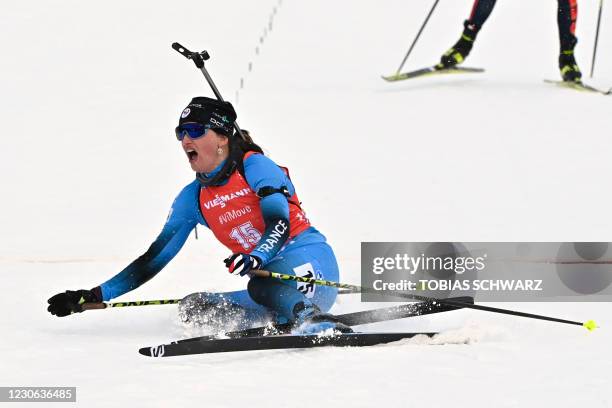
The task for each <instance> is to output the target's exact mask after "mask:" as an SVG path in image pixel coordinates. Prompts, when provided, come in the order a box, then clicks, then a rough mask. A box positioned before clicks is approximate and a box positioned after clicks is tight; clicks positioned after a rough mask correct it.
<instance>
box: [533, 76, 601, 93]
mask: <svg viewBox="0 0 612 408" xmlns="http://www.w3.org/2000/svg"><path fill="white" fill-rule="evenodd" d="M544 82H546V83H547V84H552V85H557V86H560V87H563V88H568V89H574V90H576V91H582V92H591V93H598V94H602V95H610V94H612V88H610V89H608V90H607V91H606V90H603V89H599V88H595V87H593V86H591V85H587V84H585V83H584V82H569V81H555V80H552V79H545V80H544Z"/></svg>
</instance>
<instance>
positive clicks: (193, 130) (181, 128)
mask: <svg viewBox="0 0 612 408" xmlns="http://www.w3.org/2000/svg"><path fill="white" fill-rule="evenodd" d="M208 129H210V126H207V125H202V124H201V123H183V124H182V125H178V126H177V127H176V129H174V133H175V134H176V138H177V139H178V140H179V141H181V140H183V138H184V137H185V135H189V137H190V138H191V139H199V138H201V137H202V136H205V135H206V132H207V131H208Z"/></svg>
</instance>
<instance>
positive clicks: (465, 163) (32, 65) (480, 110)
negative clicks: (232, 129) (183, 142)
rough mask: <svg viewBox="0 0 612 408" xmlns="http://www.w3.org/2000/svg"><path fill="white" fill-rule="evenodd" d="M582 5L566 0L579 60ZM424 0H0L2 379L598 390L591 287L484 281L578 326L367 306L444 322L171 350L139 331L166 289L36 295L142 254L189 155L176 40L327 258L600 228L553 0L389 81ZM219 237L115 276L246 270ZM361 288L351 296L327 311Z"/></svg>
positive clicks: (452, 22) (153, 333) (121, 384)
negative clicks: (230, 263)
mask: <svg viewBox="0 0 612 408" xmlns="http://www.w3.org/2000/svg"><path fill="white" fill-rule="evenodd" d="M597 3H598V2H596V1H591V2H585V1H582V2H580V20H579V23H578V36H579V38H580V43H579V46H578V49H577V57H578V61H579V63H580V64H581V67H582V70H583V71H584V72H588V71H589V70H590V52H591V49H592V44H593V38H594V25H595V20H596V12H597V9H596V6H597ZM430 5H431V1H425V0H411V1H409V2H407V1H399V0H383V1H379V2H371V1H347V0H343V1H334V2H329V1H322V0H313V1H302V2H300V1H297V0H284V1H283V2H282V4H280V3H279V2H277V1H269V0H268V1H258V2H253V1H246V0H240V1H239V0H235V1H226V2H218V1H217V2H207V1H178V2H173V3H172V4H171V3H166V4H160V3H157V2H145V1H142V0H139V1H131V2H122V1H116V0H111V1H106V2H83V1H76V0H64V1H61V2H58V1H56V2H45V1H32V0H24V1H20V2H8V3H6V4H4V5H3V11H2V13H1V14H0V49H2V51H3V52H2V64H1V67H2V68H1V69H2V75H1V76H0V95H1V108H2V109H1V110H0V115H1V117H0V126H2V137H3V143H2V149H1V150H0V185H2V198H3V199H2V211H0V225H1V226H2V235H1V237H0V264H1V267H2V269H1V270H2V288H3V290H2V296H1V297H0V307H1V309H0V310H2V313H1V314H0V316H1V317H0V327H2V334H1V336H0V338H1V340H0V355H1V356H2V357H1V359H0V385H2V386H49V385H57V386H76V387H78V391H77V400H78V402H77V405H78V406H91V407H98V406H104V407H106V406H130V407H156V406H159V407H161V406H164V407H166V406H180V407H183V406H204V407H230V406H249V407H260V406H261V407H264V406H265V407H268V406H281V407H285V406H291V407H324V406H333V407H339V406H347V407H349V406H350V407H371V406H383V407H386V406H389V407H396V406H401V407H405V406H421V407H423V406H427V407H448V406H453V407H462V406H469V407H491V406H495V407H525V406H538V407H542V406H551V407H576V406H590V407H607V406H612V397H611V396H610V391H609V386H610V383H611V377H612V375H611V373H612V358H611V353H610V345H611V344H612V335H610V331H609V327H612V317H611V316H610V312H611V311H612V307H611V306H610V305H609V304H607V303H589V304H575V303H557V304H530V303H522V304H497V305H496V306H500V307H504V306H505V307H511V308H514V309H520V310H523V311H527V312H535V313H547V314H550V315H555V316H559V317H564V318H568V319H576V320H587V319H595V320H596V321H598V323H599V324H600V325H601V326H602V328H601V329H600V330H599V331H598V332H595V333H588V332H586V330H582V329H580V328H577V327H573V326H563V325H557V324H552V323H546V322H537V321H530V320H526V319H520V318H513V317H505V316H499V315H492V314H487V313H483V312H478V311H456V312H452V313H448V314H444V315H439V316H431V317H422V318H415V319H408V320H404V321H398V322H391V323H387V324H380V325H376V326H375V325H372V326H371V327H370V328H371V329H373V330H377V329H379V330H441V331H443V332H444V333H443V335H442V336H440V337H439V338H437V339H435V340H434V341H433V342H432V341H428V342H426V343H427V344H423V342H422V339H413V340H407V341H404V342H399V343H394V344H390V345H386V346H381V347H371V348H363V349H318V350H302V351H282V352H278V351H270V352H250V353H242V354H236V353H233V354H232V353H227V354H220V355H210V356H195V357H186V358H172V359H150V358H145V357H143V356H140V355H139V354H138V353H137V350H138V348H139V347H141V346H145V345H154V344H158V343H161V342H166V341H168V340H171V339H176V338H181V337H186V336H189V335H192V334H194V333H192V332H189V331H185V329H184V328H183V327H182V326H181V325H180V324H178V322H177V320H176V316H175V313H176V308H175V306H163V307H162V306H159V307H157V306H156V307H146V308H126V309H123V310H108V311H93V312H88V313H83V314H80V315H76V316H72V317H70V318H64V319H58V318H55V317H53V316H50V315H49V314H48V313H47V312H46V310H45V309H46V299H47V298H48V297H49V296H51V295H53V294H55V293H57V292H59V291H63V290H65V289H79V288H90V287H92V286H94V285H97V284H99V283H101V282H102V281H104V280H106V279H107V278H108V277H110V276H112V275H113V274H115V273H116V272H118V271H119V270H121V269H122V268H123V267H124V266H125V265H126V264H127V263H129V262H130V261H131V260H133V259H134V258H135V257H137V256H138V255H140V254H141V253H142V252H143V251H144V250H145V249H146V248H147V247H148V245H149V243H150V242H151V241H152V240H153V239H154V237H155V236H156V235H157V233H158V231H159V229H160V228H161V225H162V224H163V221H164V219H165V216H166V213H167V211H168V209H169V206H170V204H171V203H172V200H173V198H174V196H175V195H176V194H177V193H178V191H179V190H180V189H181V187H182V186H183V185H185V184H187V183H188V182H189V181H190V180H192V178H193V174H192V173H191V171H190V169H189V166H188V164H187V162H186V159H185V157H184V154H183V153H182V151H181V149H180V148H179V146H178V145H177V142H176V140H175V139H174V136H173V128H174V126H175V124H176V120H177V117H178V114H179V112H180V111H181V110H182V109H183V107H184V106H185V105H186V104H187V102H188V101H189V100H190V98H191V97H192V96H195V95H200V94H205V95H211V93H210V91H209V89H208V86H207V85H206V84H205V83H204V79H203V77H202V76H201V74H200V73H199V72H197V71H196V70H195V69H194V67H193V66H192V65H191V64H190V63H188V62H187V61H186V60H184V59H183V58H182V57H181V56H179V55H178V54H176V53H175V52H174V51H173V50H172V49H171V48H170V44H171V43H172V42H174V41H179V42H181V43H183V45H185V46H187V47H189V48H191V49H194V50H199V49H207V50H208V51H209V52H210V54H211V56H212V59H211V60H210V62H209V63H208V68H209V70H210V73H211V75H212V76H213V78H214V79H215V81H216V82H217V85H218V87H219V88H220V90H221V91H222V93H223V94H224V95H225V97H226V98H228V99H230V100H232V101H234V102H236V96H238V103H237V104H236V105H237V109H238V112H239V123H240V124H241V126H242V127H244V128H247V129H249V130H251V132H252V133H253V134H254V136H255V138H256V140H257V141H258V142H260V143H261V144H262V145H264V147H265V148H266V149H267V151H268V152H269V153H270V155H271V157H273V158H274V159H275V160H276V161H278V162H279V163H282V164H284V165H287V166H288V167H289V168H290V169H291V174H292V178H293V180H294V181H295V184H296V185H297V188H298V191H299V194H300V198H301V199H302V200H303V201H304V204H305V208H306V210H307V212H308V214H309V217H310V218H311V220H312V221H313V222H314V224H315V225H316V226H317V227H318V228H319V229H320V230H321V231H322V232H324V233H325V234H326V235H327V236H328V238H329V241H330V243H331V244H332V245H333V247H334V248H335V250H336V252H337V255H338V260H339V263H340V266H341V271H342V272H341V273H342V280H343V281H346V282H356V283H357V282H359V259H360V242H362V241H479V242H482V241H611V239H610V238H611V237H610V228H611V226H612V217H610V215H611V213H610V188H609V177H610V174H611V173H612V162H611V161H610V159H609V154H610V141H609V137H610V130H609V129H610V119H611V118H610V114H611V108H612V105H611V104H612V99H606V98H605V97H602V96H599V95H590V94H583V93H578V92H574V91H571V90H565V89H561V88H556V87H553V86H550V85H547V84H544V83H543V82H542V79H544V78H557V76H558V72H557V68H556V57H557V52H558V50H557V47H558V45H557V28H556V13H555V8H556V1H554V0H548V1H534V0H513V1H500V2H498V5H497V7H496V10H494V12H493V15H492V16H491V19H490V21H489V22H488V23H487V25H486V26H485V28H484V29H483V31H482V33H481V35H480V38H479V40H478V43H477V45H476V47H475V49H474V52H473V54H472V55H471V56H470V58H469V60H468V61H467V63H466V65H469V66H477V67H485V68H486V69H487V72H486V73H485V74H483V75H474V76H462V77H459V76H456V77H452V78H450V77H449V78H431V79H422V80H415V81H406V82H399V83H393V84H389V83H385V82H384V81H382V80H381V79H380V75H381V74H391V73H393V72H394V71H395V69H396V68H397V65H398V64H399V62H400V61H401V59H402V57H403V55H404V53H405V50H406V49H407V48H408V46H409V44H410V42H411V41H412V39H413V37H414V35H415V34H416V32H417V30H418V27H419V26H420V23H421V21H422V20H423V18H424V17H425V15H426V13H427V11H428V10H429V7H430ZM274 7H277V12H276V14H275V15H274V19H273V24H272V30H271V31H269V30H266V31H265V35H264V27H267V25H268V21H269V19H270V17H271V16H272V14H273V8H274ZM470 7H471V2H470V1H468V0H465V1H444V2H442V3H441V4H440V5H439V9H438V10H437V11H436V13H435V14H434V16H433V18H432V20H431V21H430V25H429V26H428V27H427V29H426V30H425V32H424V34H423V36H422V38H421V40H420V42H419V44H418V46H417V48H416V49H415V51H414V54H413V55H412V56H411V57H410V60H409V62H408V64H407V65H406V69H414V68H420V67H422V66H425V65H429V64H431V63H432V62H434V61H436V60H437V58H438V57H439V55H440V54H441V53H442V52H443V51H444V50H446V49H447V48H448V47H449V46H450V45H451V44H452V43H454V41H456V39H457V38H458V36H459V33H460V30H461V22H462V20H463V19H464V18H465V17H466V16H467V14H468V12H469V9H470ZM611 19H612V9H611V8H610V7H606V9H605V10H604V16H603V25H602V31H601V36H600V45H599V46H600V49H599V55H598V61H597V69H596V78H595V80H593V83H594V84H599V85H605V84H608V85H610V84H611V83H612V74H611V72H612V71H611V70H612V55H611V53H610V52H609V50H610V47H611V41H612V40H611V35H612V34H611V31H610V30H612V27H611V26H610V24H608V23H609V22H610V21H612V20H611ZM260 38H262V39H263V42H262V43H260ZM257 46H259V54H258V55H257V54H256V52H255V48H256V47H257ZM249 63H251V65H252V70H251V71H249V70H248V66H249ZM241 78H243V79H244V88H243V89H240V79H241ZM238 91H239V92H238ZM226 255H227V253H226V251H225V250H224V249H223V248H222V247H221V246H220V245H219V244H216V243H214V242H213V239H212V236H211V234H210V233H209V232H205V231H202V230H201V229H200V239H199V240H197V241H196V240H194V239H190V240H189V242H188V243H187V244H186V246H185V248H184V249H183V251H182V252H181V254H179V256H178V257H177V258H176V259H175V260H174V261H173V262H172V263H171V264H170V265H169V266H168V267H167V268H166V269H165V270H164V271H163V272H161V273H160V274H159V275H158V276H157V277H156V278H155V279H154V280H152V281H151V282H149V283H148V284H146V285H145V286H143V287H142V288H140V289H138V290H137V291H135V292H132V293H129V294H127V295H125V296H124V297H123V298H122V299H124V300H136V299H152V298H173V297H182V296H184V295H186V294H188V293H191V292H194V291H201V290H208V291H213V290H233V289H239V288H243V287H244V286H245V281H244V280H240V279H237V278H235V277H232V276H229V275H228V274H227V273H225V272H224V269H223V267H222V263H221V260H222V259H223V258H224V257H225V256H226ZM375 306H380V305H376V304H360V303H359V299H358V297H357V296H354V295H351V296H346V297H342V298H341V299H340V301H339V303H338V304H337V305H336V306H335V309H334V310H335V311H337V312H345V311H354V310H361V309H367V308H371V307H375ZM431 343H435V344H431ZM439 344H443V345H439ZM25 405H28V404H25ZM62 405H67V406H74V404H57V406H62ZM34 406H39V405H34Z"/></svg>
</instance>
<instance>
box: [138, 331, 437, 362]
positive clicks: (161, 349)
mask: <svg viewBox="0 0 612 408" xmlns="http://www.w3.org/2000/svg"><path fill="white" fill-rule="evenodd" d="M435 334H437V333H345V334H337V335H333V336H318V335H282V336H261V337H243V338H237V339H217V340H199V341H190V342H183V343H175V344H162V345H159V346H154V347H143V348H141V349H140V350H139V353H140V354H142V355H144V356H147V357H174V356H185V355H190V354H209V353H226V352H232V351H250V350H277V349H297V348H300V349H302V348H313V347H326V346H334V347H364V346H374V345H376V344H384V343H391V342H393V341H398V340H402V339H406V338H411V337H414V336H417V335H424V336H429V337H431V336H434V335H435Z"/></svg>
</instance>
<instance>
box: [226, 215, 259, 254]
mask: <svg viewBox="0 0 612 408" xmlns="http://www.w3.org/2000/svg"><path fill="white" fill-rule="evenodd" d="M230 238H231V239H233V240H235V241H238V243H239V244H240V245H242V247H243V248H244V249H245V250H248V249H250V248H251V247H252V246H255V245H257V243H258V242H259V240H261V233H260V232H259V231H257V229H256V228H255V227H254V226H253V224H252V223H251V221H248V222H245V223H244V224H241V225H239V226H237V227H234V228H232V232H230Z"/></svg>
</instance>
